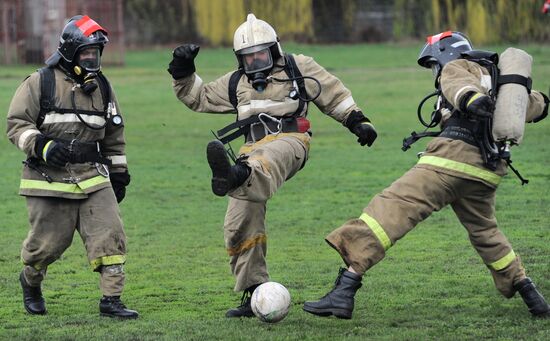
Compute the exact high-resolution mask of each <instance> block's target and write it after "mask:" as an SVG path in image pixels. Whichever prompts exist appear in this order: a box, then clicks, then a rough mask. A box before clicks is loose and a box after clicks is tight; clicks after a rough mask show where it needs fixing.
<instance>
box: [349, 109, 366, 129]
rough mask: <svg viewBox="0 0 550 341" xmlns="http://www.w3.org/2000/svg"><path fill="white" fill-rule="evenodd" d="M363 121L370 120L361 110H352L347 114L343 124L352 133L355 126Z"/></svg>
mask: <svg viewBox="0 0 550 341" xmlns="http://www.w3.org/2000/svg"><path fill="white" fill-rule="evenodd" d="M363 122H370V120H369V119H368V118H367V117H366V116H365V115H363V113H362V112H361V111H356V110H354V111H352V112H351V113H350V114H349V115H348V118H347V119H346V123H345V124H344V125H345V126H346V128H348V129H349V131H351V132H352V133H354V129H355V127H356V126H357V125H358V124H361V123H363Z"/></svg>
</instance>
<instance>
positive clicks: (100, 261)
mask: <svg viewBox="0 0 550 341" xmlns="http://www.w3.org/2000/svg"><path fill="white" fill-rule="evenodd" d="M124 263H126V256H125V255H114V256H103V257H99V258H96V259H94V260H92V261H91V262H90V265H91V266H92V269H93V270H96V269H97V268H99V267H100V266H102V265H115V264H124Z"/></svg>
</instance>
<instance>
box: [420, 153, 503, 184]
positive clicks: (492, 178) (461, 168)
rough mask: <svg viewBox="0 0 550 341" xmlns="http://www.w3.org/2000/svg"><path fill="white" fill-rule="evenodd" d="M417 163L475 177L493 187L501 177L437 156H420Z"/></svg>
mask: <svg viewBox="0 0 550 341" xmlns="http://www.w3.org/2000/svg"><path fill="white" fill-rule="evenodd" d="M418 163H419V164H426V165H432V166H437V167H441V168H446V169H450V170H454V171H457V172H460V173H464V174H468V175H471V176H475V177H476V178H480V179H482V180H485V181H487V182H489V183H491V184H493V185H498V184H499V183H500V180H501V178H502V177H501V176H499V175H497V174H495V173H493V172H490V171H487V170H485V169H481V168H478V167H475V166H472V165H469V164H467V163H462V162H458V161H453V160H449V159H445V158H442V157H438V156H422V157H421V158H420V160H418Z"/></svg>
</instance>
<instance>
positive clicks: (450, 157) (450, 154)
mask: <svg viewBox="0 0 550 341" xmlns="http://www.w3.org/2000/svg"><path fill="white" fill-rule="evenodd" d="M440 82H441V90H442V92H443V95H444V96H445V98H446V99H447V100H448V101H449V102H450V103H451V104H452V105H453V107H455V108H458V107H459V103H460V101H461V100H462V97H463V96H464V95H465V94H466V93H468V92H469V91H476V92H480V93H483V94H488V93H489V90H491V76H490V75H489V73H488V72H487V70H486V69H485V68H484V67H482V66H480V65H479V64H477V63H474V62H471V61H467V60H464V59H457V60H454V61H452V62H449V63H448V64H446V65H445V67H443V70H441V78H440ZM544 107H545V102H544V98H543V96H542V95H541V93H540V92H538V91H531V94H530V96H529V105H528V108H527V115H526V117H527V118H526V122H530V121H532V120H533V119H535V118H537V117H538V116H540V115H542V113H543V110H544ZM416 167H421V168H429V169H435V170H437V171H440V172H443V173H446V174H450V175H454V176H459V177H462V178H466V179H471V180H476V181H481V182H484V183H485V184H487V185H489V186H491V187H494V188H496V187H497V186H498V184H499V183H500V180H501V178H502V176H504V175H506V162H505V161H504V160H501V162H500V164H499V165H498V166H497V169H496V170H495V171H491V170H489V169H488V168H486V167H485V164H484V162H483V158H482V155H481V153H480V152H479V148H477V147H475V146H472V145H469V144H468V143H466V142H463V141H461V140H453V139H449V138H443V137H436V138H434V139H433V140H432V141H430V143H429V144H428V146H427V148H426V152H425V153H424V154H423V156H422V157H421V158H420V160H419V161H418V164H417V165H416Z"/></svg>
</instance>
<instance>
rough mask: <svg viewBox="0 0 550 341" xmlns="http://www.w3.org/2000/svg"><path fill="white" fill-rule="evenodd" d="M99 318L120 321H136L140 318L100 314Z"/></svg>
mask: <svg viewBox="0 0 550 341" xmlns="http://www.w3.org/2000/svg"><path fill="white" fill-rule="evenodd" d="M99 316H103V317H110V318H115V319H119V320H135V319H137V318H138V317H139V316H119V315H113V314H108V313H99Z"/></svg>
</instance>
